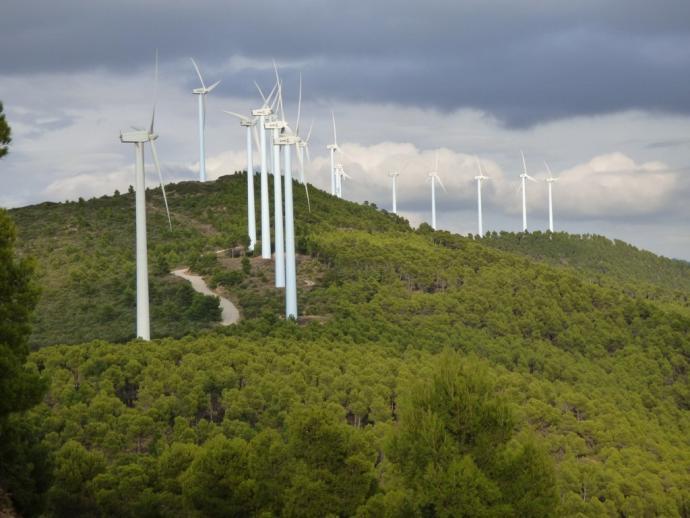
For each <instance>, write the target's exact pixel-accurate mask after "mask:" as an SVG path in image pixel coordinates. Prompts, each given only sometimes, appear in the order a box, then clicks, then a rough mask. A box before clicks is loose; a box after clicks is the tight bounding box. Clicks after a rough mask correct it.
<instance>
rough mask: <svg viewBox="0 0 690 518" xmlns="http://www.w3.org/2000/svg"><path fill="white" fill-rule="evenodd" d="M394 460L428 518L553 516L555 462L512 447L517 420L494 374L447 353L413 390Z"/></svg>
mask: <svg viewBox="0 0 690 518" xmlns="http://www.w3.org/2000/svg"><path fill="white" fill-rule="evenodd" d="M407 391H408V393H407V395H406V400H403V402H402V403H401V419H400V427H399V429H398V430H397V433H396V434H395V435H394V437H393V440H392V443H391V447H390V451H389V455H390V458H391V460H392V461H393V462H394V463H395V464H397V465H398V466H399V469H400V474H401V476H402V479H403V482H404V486H405V488H406V489H408V490H409V491H411V492H412V494H413V495H414V498H415V500H416V502H417V503H416V505H417V507H418V508H419V510H420V512H422V513H423V514H430V515H432V516H458V515H461V516H469V515H472V516H495V515H513V516H549V515H551V514H554V510H555V508H556V503H557V494H556V484H555V475H554V472H553V467H552V465H551V460H550V459H547V457H546V455H545V453H544V452H543V451H541V450H540V449H539V448H537V447H536V446H535V444H534V442H530V443H527V444H520V443H517V444H509V441H510V440H511V436H512V435H513V418H512V416H511V411H510V409H509V407H508V405H507V404H506V402H504V401H502V400H501V399H498V398H496V396H495V387H494V384H493V383H492V381H491V376H490V373H489V371H488V370H487V369H486V367H485V366H484V365H482V364H481V363H479V362H477V361H468V362H464V363H459V361H458V358H457V357H456V356H455V355H452V354H448V353H444V354H442V355H441V356H440V357H439V358H438V361H437V365H435V368H434V370H433V374H432V378H431V380H428V381H427V380H425V381H424V382H421V383H418V384H415V385H412V386H409V387H408V388H407Z"/></svg>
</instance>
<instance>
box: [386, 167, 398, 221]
mask: <svg viewBox="0 0 690 518" xmlns="http://www.w3.org/2000/svg"><path fill="white" fill-rule="evenodd" d="M388 176H390V177H391V179H392V180H393V214H397V213H398V201H397V199H396V187H397V186H396V183H397V179H398V176H400V173H399V172H398V171H391V172H390V173H388Z"/></svg>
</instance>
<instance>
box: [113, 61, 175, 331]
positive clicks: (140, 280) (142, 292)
mask: <svg viewBox="0 0 690 518" xmlns="http://www.w3.org/2000/svg"><path fill="white" fill-rule="evenodd" d="M155 84H156V91H157V89H158V52H156V72H155ZM156 97H157V95H156V96H154V101H153V111H152V113H151V125H150V126H149V129H148V131H146V130H141V129H134V131H129V132H127V133H122V132H120V142H123V143H128V144H134V149H135V157H136V158H135V183H136V188H135V192H136V198H135V200H136V202H135V207H136V254H137V337H139V338H142V339H144V340H150V339H151V322H150V318H149V272H148V258H147V256H148V253H147V243H146V178H145V174H144V144H145V143H146V142H148V143H149V144H151V155H152V156H153V162H154V164H155V166H156V171H157V172H158V178H159V180H160V185H161V191H162V193H163V201H164V202H165V211H166V213H167V215H168V226H169V227H170V230H172V222H171V221H170V211H169V210H168V198H167V196H166V195H165V186H164V185H163V174H162V173H161V167H160V163H159V162H158V153H157V152H156V144H155V141H156V139H157V138H158V135H157V134H156V133H154V121H155V119H156Z"/></svg>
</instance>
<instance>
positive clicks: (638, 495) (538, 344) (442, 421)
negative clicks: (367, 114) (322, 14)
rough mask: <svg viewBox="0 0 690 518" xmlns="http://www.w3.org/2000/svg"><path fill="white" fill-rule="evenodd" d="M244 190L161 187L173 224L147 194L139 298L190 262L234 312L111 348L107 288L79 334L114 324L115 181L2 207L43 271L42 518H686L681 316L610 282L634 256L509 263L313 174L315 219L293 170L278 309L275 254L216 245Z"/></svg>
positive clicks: (687, 334) (123, 204)
mask: <svg viewBox="0 0 690 518" xmlns="http://www.w3.org/2000/svg"><path fill="white" fill-rule="evenodd" d="M244 182H245V178H244V176H243V175H242V174H238V175H234V176H231V177H224V178H222V179H220V180H219V181H217V182H214V183H209V184H203V185H202V184H198V183H183V184H177V185H173V186H171V187H170V188H169V189H168V192H169V196H170V205H171V210H172V212H173V224H174V229H173V232H172V234H166V233H167V232H168V231H167V230H166V221H165V219H164V214H163V213H162V212H161V211H160V206H161V202H162V200H161V199H160V198H159V192H158V191H157V190H153V191H151V192H150V193H149V194H150V197H149V206H150V208H149V214H150V215H151V224H150V235H151V236H152V237H151V244H150V249H151V253H150V261H151V265H152V267H154V266H155V265H156V264H157V263H159V262H160V263H161V267H160V268H159V269H158V272H159V273H158V274H157V275H156V278H155V279H154V280H153V284H154V285H156V286H158V288H156V289H158V290H165V289H171V290H180V289H182V288H181V287H180V286H182V285H181V284H178V283H176V282H175V281H174V280H170V279H169V278H168V277H169V276H168V274H167V272H169V271H170V269H172V268H173V267H177V266H180V265H188V266H191V267H192V268H193V269H194V270H195V271H197V272H199V273H201V274H203V275H204V276H205V278H206V279H207V280H208V281H209V283H210V284H214V285H217V286H221V287H223V289H226V290H227V292H228V293H229V294H230V295H231V296H233V297H236V300H237V301H238V303H239V306H240V309H241V311H242V312H243V317H244V318H243V320H242V321H241V322H240V324H239V325H237V326H230V327H226V328H218V327H214V326H213V320H212V319H208V318H207V319H206V320H193V319H192V318H191V317H188V318H187V320H184V319H180V318H179V317H178V316H177V315H178V313H176V312H182V313H180V314H184V312H185V311H187V310H188V309H189V307H188V305H187V304H186V303H185V301H184V300H182V298H180V299H172V301H171V302H169V305H167V306H165V311H163V313H165V312H169V313H170V314H173V315H176V316H175V317H170V316H169V315H168V316H167V317H166V318H169V319H170V320H173V319H177V320H178V324H179V327H177V328H175V329H173V330H174V331H175V333H179V334H180V335H186V336H184V337H181V338H175V337H174V334H175V333H172V332H171V333H169V334H170V336H171V337H168V338H163V339H159V340H154V341H153V342H151V343H144V342H141V341H127V338H128V337H131V333H132V331H131V329H133V314H132V315H131V316H127V315H128V314H129V313H131V312H132V308H131V301H130V302H127V301H124V300H121V299H117V300H116V301H115V302H112V303H111V304H113V310H114V312H115V313H116V314H119V315H123V316H122V320H121V321H120V322H119V323H118V326H119V327H117V330H119V329H120V328H122V329H125V331H118V332H119V333H120V334H119V335H118V337H117V341H119V342H120V343H109V341H115V339H112V338H107V337H105V336H100V337H98V338H100V339H99V340H93V341H88V340H90V339H91V337H92V336H93V337H94V338H96V335H97V333H101V332H104V333H105V332H113V333H115V329H111V328H110V327H108V326H107V325H104V324H103V323H102V321H101V320H99V318H98V317H97V316H95V315H98V310H97V307H98V305H99V304H100V303H101V302H100V301H101V299H100V298H98V297H100V296H101V292H102V291H103V290H106V289H109V290H112V292H109V293H113V294H116V293H117V292H118V290H120V289H122V287H123V286H124V287H125V288H128V287H129V288H130V289H131V284H132V279H130V278H128V277H127V276H128V275H129V276H130V277H133V222H132V221H129V220H128V218H129V219H132V215H133V199H132V196H131V195H130V194H121V195H118V196H113V197H104V198H102V199H95V200H88V201H83V202H76V203H69V204H43V205H40V206H34V207H29V208H24V209H17V210H15V211H13V212H12V215H13V217H15V218H16V220H17V223H18V226H19V239H20V240H22V241H23V243H21V249H22V253H24V254H29V253H30V254H34V255H37V257H38V260H39V262H40V265H41V280H43V282H44V283H45V289H44V295H43V299H42V301H41V302H40V304H39V307H38V309H37V316H38V319H37V323H36V330H35V332H34V335H33V340H34V346H44V347H42V348H41V349H40V350H38V351H36V352H34V353H33V354H32V355H31V357H30V359H29V367H30V369H31V370H32V371H34V372H36V373H41V375H42V376H43V377H45V378H46V379H48V380H50V388H49V390H48V394H47V395H46V398H45V400H44V402H43V403H41V404H40V405H39V406H37V407H35V408H34V409H33V410H31V411H30V412H29V414H28V416H27V419H26V427H27V428H28V429H29V430H30V433H28V435H27V436H28V437H32V438H33V440H35V441H37V443H38V444H39V445H40V446H41V447H43V448H45V449H46V450H48V451H50V452H51V454H50V455H49V456H48V458H49V459H50V462H52V463H53V465H54V466H55V468H54V470H53V472H52V473H53V475H52V478H51V481H50V490H49V491H48V493H47V497H46V505H47V509H48V510H49V513H52V514H57V515H62V514H69V513H71V514H75V513H77V514H78V513H82V514H91V515H93V514H98V513H101V514H106V515H107V514H118V515H125V516H127V515H129V516H140V515H142V514H147V515H163V516H167V515H178V516H179V515H180V514H182V515H189V516H192V515H194V513H195V512H201V513H202V514H212V513H213V512H214V509H215V512H216V513H221V514H224V515H260V514H262V513H264V514H270V513H273V514H274V515H285V516H319V515H323V514H325V513H326V512H330V513H332V514H334V515H341V516H351V515H358V516H372V517H373V516H385V515H389V516H400V515H409V516H448V515H451V514H452V513H453V512H456V511H457V510H458V509H465V510H472V511H474V512H477V513H479V512H481V511H483V512H485V514H486V515H490V516H494V515H497V516H501V515H502V516H510V515H520V516H530V515H533V516H548V515H554V516H572V515H577V514H578V513H581V514H582V515H586V516H602V515H610V516H621V515H624V516H638V515H663V516H684V515H687V513H688V511H689V510H690V490H689V489H688V488H690V475H689V474H688V473H690V471H689V467H690V444H689V442H688V439H687V438H688V437H689V436H690V435H689V432H690V383H689V382H688V376H687V373H688V372H689V368H690V317H689V316H688V314H687V311H686V308H685V307H684V306H683V305H682V304H679V303H677V302H676V301H674V300H672V298H666V297H663V298H660V299H659V300H656V299H654V298H648V297H647V296H646V295H644V294H643V293H642V291H644V290H631V289H630V287H631V286H638V285H639V284H638V283H639V281H640V279H636V278H635V279H630V278H627V277H626V276H625V274H623V273H621V272H624V271H626V269H627V271H631V272H634V271H636V269H638V268H641V267H642V266H640V265H642V264H643V259H644V260H645V261H646V260H647V259H648V257H647V256H646V255H644V253H641V254H642V255H638V254H635V253H626V254H625V257H624V258H623V259H619V258H618V257H615V256H614V257H613V258H611V259H607V261H609V262H611V263H613V262H616V261H619V260H621V261H622V262H623V264H622V265H621V267H620V269H619V270H617V272H615V273H613V272H603V273H601V272H600V274H601V276H602V277H601V279H603V280H604V281H605V282H604V281H602V282H593V276H592V271H591V270H590V269H588V267H586V265H587V264H588V261H589V259H587V257H585V256H583V257H580V254H587V253H588V252H587V248H585V247H586V246H588V245H583V248H577V243H576V244H575V245H569V246H571V248H570V249H571V250H573V251H572V252H571V253H572V255H573V256H574V257H578V258H577V259H575V258H572V259H571V265H570V266H568V267H561V266H555V265H553V264H550V262H551V261H544V260H535V259H533V258H532V257H528V256H531V255H538V253H537V252H536V250H538V249H539V248H546V247H548V243H547V242H544V241H542V240H540V238H537V237H535V238H534V240H535V243H536V244H534V245H532V246H531V247H525V248H526V249H528V250H530V253H526V252H525V250H524V249H523V250H511V251H504V250H499V249H497V248H496V246H494V245H492V244H491V243H490V242H489V241H492V240H491V239H486V240H478V239H472V238H467V237H461V236H457V235H453V234H451V233H448V232H434V231H432V230H431V229H430V228H429V227H428V226H426V225H423V226H422V227H421V228H419V229H416V230H415V229H412V228H411V227H410V226H409V225H408V223H407V222H406V221H405V220H404V219H402V218H399V217H397V216H395V215H392V214H388V213H386V212H385V211H380V210H378V209H377V208H376V207H375V206H373V205H357V204H354V203H349V202H346V201H343V200H337V199H335V198H333V197H331V196H329V195H328V194H326V193H323V192H320V191H317V190H315V189H312V191H311V192H310V194H311V204H312V210H311V213H310V212H309V211H308V210H307V205H306V198H304V190H303V189H302V188H301V186H296V188H295V193H296V196H297V199H296V212H297V214H296V218H297V228H296V230H297V235H298V237H297V243H298V249H299V253H300V260H299V269H298V276H299V282H300V290H299V303H300V311H301V314H302V315H306V316H307V318H304V319H302V320H301V321H300V322H291V321H287V322H286V321H284V320H283V319H282V318H281V315H282V298H281V296H280V293H278V292H276V291H275V290H274V289H273V288H272V287H271V278H270V263H265V262H262V261H261V260H260V259H257V258H252V259H250V260H248V261H243V260H242V259H241V258H236V257H235V258H233V257H227V256H225V255H222V254H220V255H219V254H216V253H215V252H216V251H217V250H219V249H225V248H231V247H233V246H234V245H239V244H242V243H243V241H244V236H243V234H244V226H245V221H244V219H243V215H242V212H243V208H244V202H243V197H244V195H245V191H244V185H245V183H244ZM297 187H299V188H297ZM60 218H62V219H60ZM46 222H50V224H49V225H48V224H46ZM44 227H47V228H44ZM101 236H104V237H101ZM562 238H563V239H565V240H566V241H568V242H569V240H570V238H566V237H565V236H562ZM510 239H513V238H510ZM526 239H531V238H526ZM506 241H509V240H508V239H506ZM572 241H574V242H577V241H580V240H579V239H575V238H573V239H572ZM582 241H583V242H584V241H586V240H582ZM549 242H553V241H552V240H549ZM127 243H128V244H127ZM559 246H560V245H559ZM615 246H616V247H618V246H619V245H618V244H616V245H615ZM560 253H561V252H558V253H554V254H553V257H558V256H559V254H560ZM602 253H603V254H604V255H605V253H604V252H602ZM542 255H544V256H545V255H547V254H546V253H542ZM61 261H64V262H62V263H61ZM243 263H244V264H243ZM658 264H659V266H658V268H659V270H660V272H661V273H657V274H655V275H657V277H652V276H647V277H646V278H644V279H642V280H643V281H644V283H645V285H647V286H649V285H654V286H656V287H658V288H659V289H660V290H662V291H663V293H669V292H668V291H667V290H669V289H670V288H671V285H670V284H666V283H669V282H670V280H669V279H672V278H673V275H677V274H676V273H673V272H674V271H675V270H674V269H675V268H676V267H677V265H676V264H675V263H668V262H666V261H665V260H659V261H658ZM66 268H67V269H70V270H71V271H76V272H77V275H76V277H77V279H79V280H80V282H75V280H74V278H73V277H72V275H71V274H70V275H69V276H64V275H60V272H61V271H64V269H66ZM104 272H105V273H104ZM116 272H121V275H120V274H119V273H118V274H116ZM125 272H128V273H127V274H125ZM80 275H82V276H81V277H80ZM66 277H69V278H70V280H69V282H67V281H66V280H65V278H66ZM84 279H88V281H89V282H88V283H84V282H83V280H84ZM655 279H656V280H655ZM166 283H170V287H169V288H166V286H167V284H166ZM86 284H88V285H89V286H90V290H91V291H89V292H87V291H78V290H79V289H81V290H84V289H85V286H86ZM677 288H678V289H679V291H681V292H682V291H683V290H684V289H685V288H684V286H683V285H682V284H680V283H678V286H677ZM152 291H154V290H152ZM61 297H64V299H63V298H61ZM209 300H210V301H211V302H213V299H209ZM65 303H68V304H80V306H79V307H80V308H81V313H80V317H79V318H82V319H84V320H85V321H88V322H89V323H90V325H91V326H92V327H91V328H90V329H89V331H88V332H89V333H92V335H91V336H89V337H88V338H83V337H84V336H85V335H84V334H83V331H81V330H79V331H77V330H75V328H74V327H73V326H72V325H71V324H70V325H69V326H68V325H64V324H63V323H62V322H60V319H62V320H69V319H70V318H72V317H71V316H70V315H71V313H70V311H72V307H70V306H69V305H68V306H64V305H63V304H65ZM166 303H167V302H166ZM159 304H160V302H159ZM42 306H43V307H46V308H50V309H51V312H44V313H43V314H41V311H42V310H41V307H42ZM153 306H154V304H152V308H153ZM211 306H212V304H210V306H209V307H211ZM154 311H155V310H154ZM128 312H129V313H128ZM128 319H129V320H128ZM104 321H105V322H107V320H104ZM165 322H166V320H165V318H162V317H159V320H158V323H157V321H156V320H155V319H154V323H153V332H154V334H156V333H158V336H161V335H163V334H166V333H164V332H161V330H165V329H166V328H165V327H164V326H163V324H165ZM157 325H158V326H159V327H158V331H156V326H157ZM128 326H129V327H128ZM53 329H55V330H56V334H55V335H52V333H53ZM70 333H71V334H70ZM80 333H81V334H80ZM127 333H129V335H128V334H127ZM65 336H69V337H70V340H64V341H66V342H67V341H69V342H75V344H74V345H58V346H55V345H50V346H46V345H48V344H52V343H56V342H59V341H61V340H63V337H65ZM103 338H107V340H104V339H103ZM82 341H88V343H78V342H82ZM277 467H281V468H282V469H277Z"/></svg>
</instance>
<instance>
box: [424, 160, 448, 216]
mask: <svg viewBox="0 0 690 518" xmlns="http://www.w3.org/2000/svg"><path fill="white" fill-rule="evenodd" d="M427 181H431V228H433V229H434V230H436V181H438V184H439V185H440V186H441V188H442V189H443V190H444V191H445V192H448V191H446V188H445V186H444V185H443V182H442V181H441V177H440V176H439V175H438V153H436V162H435V165H434V170H433V171H431V172H430V173H429V178H428V179H427Z"/></svg>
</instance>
